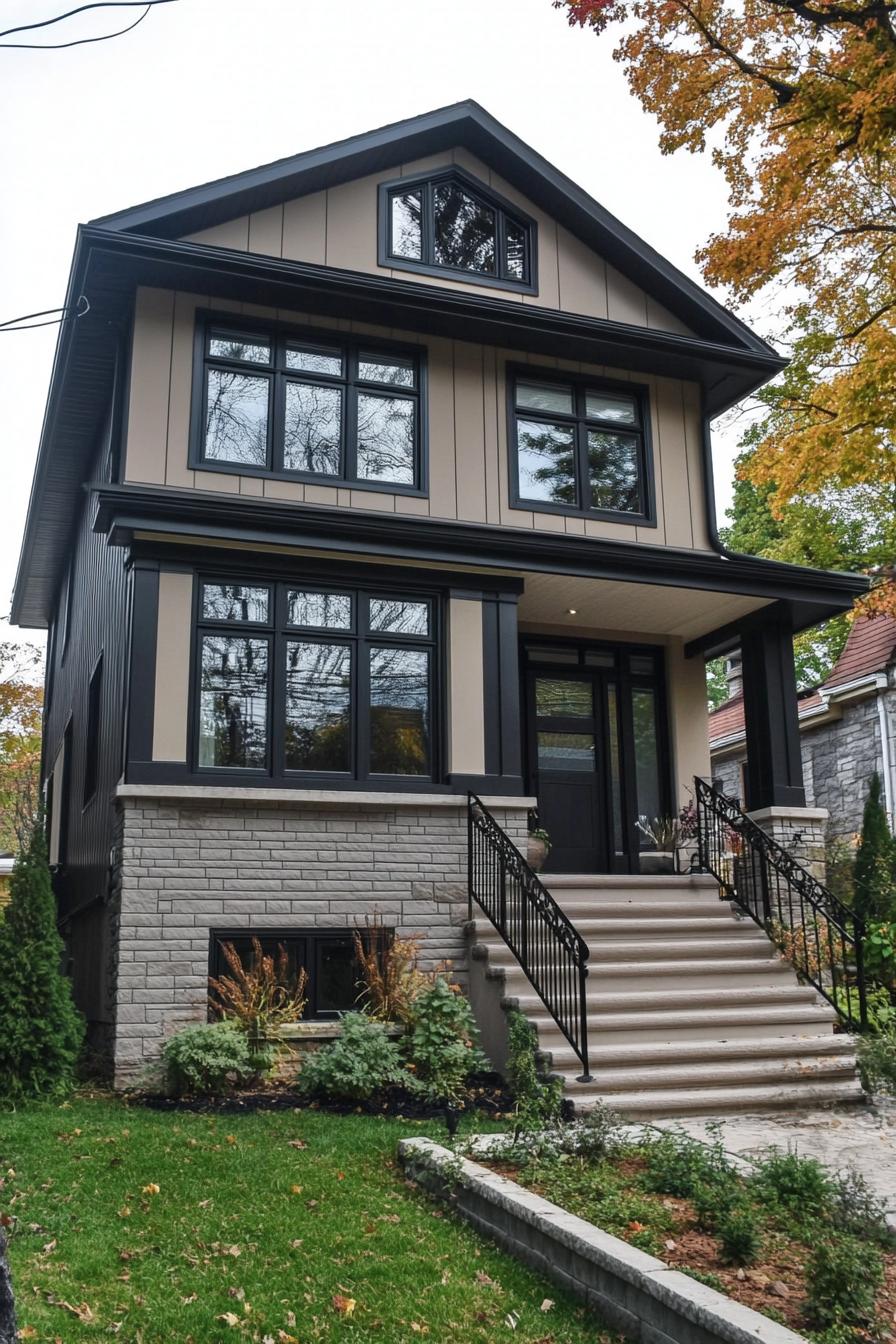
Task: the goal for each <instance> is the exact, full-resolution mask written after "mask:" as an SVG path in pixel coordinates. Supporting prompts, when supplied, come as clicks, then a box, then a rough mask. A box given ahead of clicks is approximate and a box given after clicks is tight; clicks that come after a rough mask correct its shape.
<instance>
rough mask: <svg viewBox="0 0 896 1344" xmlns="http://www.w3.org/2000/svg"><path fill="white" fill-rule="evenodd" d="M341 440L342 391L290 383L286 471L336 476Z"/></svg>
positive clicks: (285, 448)
mask: <svg viewBox="0 0 896 1344" xmlns="http://www.w3.org/2000/svg"><path fill="white" fill-rule="evenodd" d="M341 441H342V389H341V388H338V387H318V386H316V385H315V384H314V383H287V384H286V425H285V430H284V440H283V465H284V467H285V468H286V470H287V471H313V472H316V473H318V474H320V475H324V476H337V475H338V474H339V467H340V463H339V457H340V444H341Z"/></svg>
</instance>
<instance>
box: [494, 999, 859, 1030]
mask: <svg viewBox="0 0 896 1344" xmlns="http://www.w3.org/2000/svg"><path fill="white" fill-rule="evenodd" d="M514 1002H515V1003H517V1005H518V1006H519V1007H520V1010H521V1011H522V1012H524V1013H525V1014H526V1016H527V1017H528V1018H530V1019H531V1021H532V1022H534V1023H535V1024H536V1025H538V1026H540V1025H541V1023H542V1022H544V1023H545V1024H546V1025H547V1026H548V1027H549V1028H552V1029H554V1030H558V1031H559V1028H558V1027H556V1025H555V1023H554V1019H553V1018H552V1017H550V1016H548V1014H547V1010H546V1009H544V1008H543V1007H542V1006H541V1000H539V1001H538V1008H540V1009H541V1012H540V1013H539V1011H538V1010H537V1009H536V1011H527V1009H526V1007H525V1006H524V1005H522V1004H520V1003H519V1000H514ZM835 1017H836V1014H835V1013H834V1010H833V1008H829V1007H828V1006H827V1004H821V1003H787V1004H773V1003H764V1004H747V1005H744V1006H743V1007H739V1008H689V1009H688V1010H687V1011H686V1012H668V1013H655V1012H643V1011H642V1012H629V1013H603V1014H601V1016H600V1017H599V1018H598V1017H592V1016H591V1015H590V1014H589V1016H588V1026H589V1030H591V1029H593V1030H594V1031H606V1032H609V1031H635V1030H638V1029H640V1028H653V1027H656V1028H658V1029H660V1030H662V1029H663V1028H664V1027H665V1028H669V1029H673V1028H675V1027H691V1026H693V1027H697V1026H700V1025H702V1024H708V1025H711V1026H722V1025H726V1026H737V1025H739V1024H741V1023H745V1024H747V1025H749V1026H752V1025H760V1026H767V1025H769V1024H770V1023H772V1022H788V1023H796V1022H827V1023H829V1024H830V1023H831V1022H833V1021H834V1020H835Z"/></svg>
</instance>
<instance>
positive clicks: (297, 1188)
mask: <svg viewBox="0 0 896 1344" xmlns="http://www.w3.org/2000/svg"><path fill="white" fill-rule="evenodd" d="M289 1193H290V1194H291V1195H300V1194H301V1193H302V1186H300V1185H293V1186H290V1190H289Z"/></svg>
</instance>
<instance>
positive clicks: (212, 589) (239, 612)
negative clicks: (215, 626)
mask: <svg viewBox="0 0 896 1344" xmlns="http://www.w3.org/2000/svg"><path fill="white" fill-rule="evenodd" d="M268 597H269V594H268V589H267V588H252V587H247V586H246V585H244V584H233V583H205V584H203V585H202V615H203V619H204V620H207V621H266V620H267V619H268Z"/></svg>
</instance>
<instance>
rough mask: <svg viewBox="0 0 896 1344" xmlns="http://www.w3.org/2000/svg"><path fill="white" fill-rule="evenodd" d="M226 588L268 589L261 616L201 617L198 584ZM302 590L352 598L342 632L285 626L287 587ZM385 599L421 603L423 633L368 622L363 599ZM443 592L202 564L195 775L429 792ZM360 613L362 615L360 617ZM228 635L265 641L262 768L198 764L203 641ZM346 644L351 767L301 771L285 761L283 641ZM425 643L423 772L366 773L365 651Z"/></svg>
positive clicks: (440, 678) (435, 764)
mask: <svg viewBox="0 0 896 1344" xmlns="http://www.w3.org/2000/svg"><path fill="white" fill-rule="evenodd" d="M205 584H213V585H222V584H223V585H232V586H236V587H253V588H258V587H265V588H267V589H268V590H269V599H268V619H267V620H266V621H264V622H261V621H223V620H222V621H216V620H214V619H211V618H206V617H203V615H202V593H203V585H205ZM297 589H298V590H301V589H305V590H307V591H310V592H315V593H329V594H344V593H349V594H350V595H351V599H352V609H351V626H350V628H349V629H344V630H340V629H335V628H326V629H325V628H322V627H316V626H299V625H290V624H289V622H288V620H287V615H288V597H287V594H288V593H289V592H290V591H295V590H297ZM377 598H386V599H392V600H396V601H400V600H406V601H410V602H425V603H426V604H427V607H428V611H429V631H428V634H427V635H426V636H419V635H395V634H384V633H381V632H380V631H375V630H371V629H370V626H369V616H368V612H369V606H368V602H369V600H370V599H377ZM444 603H445V595H444V594H442V593H439V592H437V591H434V590H433V589H430V588H422V587H420V585H419V584H415V583H414V582H413V581H411V582H409V583H407V584H400V583H399V582H397V581H396V582H395V583H393V584H390V583H380V582H378V581H374V582H370V581H368V582H366V583H365V582H364V581H363V579H359V578H353V579H348V580H346V581H345V582H338V581H335V580H334V579H333V578H326V579H322V578H321V579H319V578H318V577H317V575H316V574H315V573H313V572H309V573H306V574H304V575H299V576H298V577H287V578H283V577H282V575H278V576H277V577H276V578H274V577H272V576H270V575H269V574H267V573H266V574H258V573H255V572H254V571H253V570H252V569H251V568H249V569H247V570H246V571H244V573H243V574H242V575H240V574H238V573H237V574H235V573H234V571H233V570H227V571H222V572H215V571H212V570H210V569H208V568H205V569H203V570H201V571H200V572H198V573H197V574H196V576H195V578H194V584H193V622H192V649H191V658H190V690H189V715H190V718H189V722H190V769H191V770H192V772H193V773H194V775H195V777H196V778H198V779H202V780H208V781H209V782H210V783H227V784H231V785H236V784H239V783H240V782H241V781H244V782H246V783H249V784H259V783H264V782H265V781H273V782H275V783H276V784H277V785H287V786H291V787H293V788H304V787H314V788H330V789H358V788H359V787H360V788H364V787H368V788H371V789H377V790H387V791H389V792H399V791H410V792H413V791H419V792H426V791H431V790H432V788H433V785H435V784H437V783H438V782H439V780H440V779H441V772H442V763H443V760H444V752H445V745H444V734H445V726H444V715H443V712H442V706H443V704H444V703H445V690H444V686H445V677H446V672H445V640H444V638H443V631H444V628H445V614H444ZM362 613H363V614H364V615H363V620H362ZM215 634H219V635H222V634H223V635H230V636H234V637H236V638H243V639H249V638H251V639H256V638H257V639H263V640H265V641H266V642H267V646H268V671H267V700H266V708H267V725H268V729H267V742H266V750H265V757H266V759H265V765H264V766H263V767H258V766H240V765H231V766H226V765H202V764H200V739H201V715H200V702H201V673H202V640H203V636H205V635H215ZM297 641H298V642H302V643H322V644H346V643H350V644H351V645H352V669H351V745H350V757H351V760H350V769H349V770H347V771H322V770H300V769H295V768H287V766H286V646H287V643H290V642H297ZM384 646H385V647H402V648H412V649H420V648H425V649H426V650H427V651H428V654H429V687H428V690H429V767H430V768H429V773H428V774H426V775H410V774H382V773H373V772H372V771H371V770H370V768H369V763H370V694H369V689H370V688H369V656H368V653H367V651H368V650H369V649H371V648H379V647H384Z"/></svg>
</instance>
